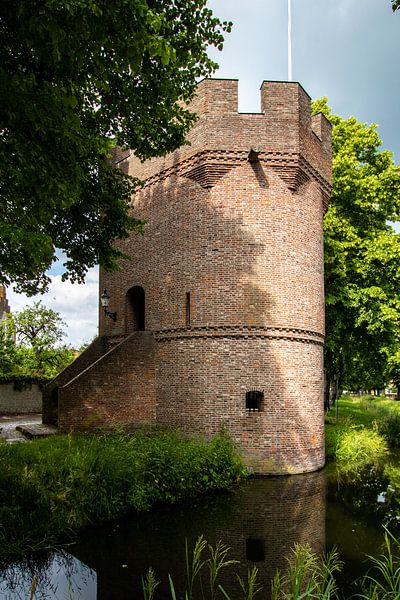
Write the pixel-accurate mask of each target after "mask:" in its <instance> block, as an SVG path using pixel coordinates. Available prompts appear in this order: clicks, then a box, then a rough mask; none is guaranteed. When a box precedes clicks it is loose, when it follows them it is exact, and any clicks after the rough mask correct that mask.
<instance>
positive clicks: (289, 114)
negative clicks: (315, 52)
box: [59, 80, 331, 473]
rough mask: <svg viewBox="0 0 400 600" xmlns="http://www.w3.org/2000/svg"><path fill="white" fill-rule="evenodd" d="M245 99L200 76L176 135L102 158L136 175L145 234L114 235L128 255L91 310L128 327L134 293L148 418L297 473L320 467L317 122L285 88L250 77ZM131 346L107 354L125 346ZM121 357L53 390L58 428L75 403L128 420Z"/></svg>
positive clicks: (108, 329) (323, 150)
mask: <svg viewBox="0 0 400 600" xmlns="http://www.w3.org/2000/svg"><path fill="white" fill-rule="evenodd" d="M261 106H262V113H261V114H240V113H238V112H237V82H236V81H231V80H204V81H203V82H201V83H200V84H199V92H198V96H197V98H196V99H195V101H194V102H193V109H194V110H196V112H197V113H198V114H199V120H198V121H197V123H196V124H195V126H194V127H193V129H192V131H191V132H190V134H189V141H190V142H191V145H188V146H184V147H182V148H180V149H179V150H177V151H176V152H174V153H172V154H170V155H168V156H166V157H163V158H157V159H153V160H150V161H146V162H145V163H143V164H142V163H140V161H138V160H137V159H136V158H135V157H134V156H132V155H131V153H121V152H119V153H118V156H117V157H116V158H117V160H118V164H119V166H120V167H121V168H123V169H124V170H125V171H128V172H129V173H130V174H132V175H134V176H136V177H139V178H141V179H142V180H144V186H143V188H142V189H141V190H140V191H139V192H138V193H137V194H136V195H135V197H134V198H133V204H132V211H133V214H134V216H135V217H137V218H140V219H144V220H145V221H146V228H145V234H144V236H132V237H130V238H129V239H128V240H125V241H123V242H120V247H121V249H122V251H123V252H125V253H126V254H128V255H129V256H131V257H132V260H130V261H125V262H124V263H123V269H122V271H121V272H118V273H112V274H109V273H105V272H103V271H102V272H101V276H100V288H101V290H102V289H104V288H107V290H108V292H109V294H110V296H111V302H110V310H112V311H117V314H118V319H117V321H116V323H114V322H113V321H112V320H111V319H109V318H108V317H107V316H105V315H104V314H103V313H102V312H100V334H101V336H103V337H104V338H106V337H107V336H113V335H115V336H117V335H119V336H124V335H128V334H129V333H130V332H131V331H132V329H134V328H135V323H136V324H137V323H138V322H139V320H138V319H137V318H135V312H138V311H139V312H140V306H139V305H138V304H136V305H135V302H133V301H132V298H133V296H132V295H131V293H130V292H129V291H130V290H131V289H132V288H133V287H134V286H138V287H140V288H143V290H144V293H145V322H146V325H145V328H146V331H148V332H151V334H152V336H153V341H154V371H152V370H151V369H146V368H145V367H143V378H147V379H146V382H147V383H146V385H147V386H148V388H149V389H154V407H155V410H154V413H153V414H154V422H158V423H161V424H165V425H168V426H176V427H179V428H181V429H182V430H183V431H185V432H187V433H197V434H204V435H206V436H209V435H212V434H214V433H216V432H218V431H221V430H226V431H227V432H229V434H230V435H231V436H232V437H233V438H234V440H235V441H236V442H237V444H238V446H239V447H240V449H241V450H242V452H243V454H244V455H245V456H246V457H247V459H248V461H249V464H250V465H252V466H253V468H254V469H255V470H256V471H257V472H263V473H298V472H304V471H312V470H315V469H318V468H319V467H321V466H322V465H323V464H324V438H323V340H324V291H323V239H322V218H323V213H324V209H325V208H326V205H327V200H328V197H329V193H330V184H331V139H330V126H329V123H328V122H327V121H326V119H325V118H324V117H323V116H321V115H317V116H315V117H312V118H311V115H310V100H309V97H308V95H307V94H306V93H305V92H304V90H303V88H302V87H301V86H300V85H299V84H297V83H278V82H264V83H263V85H262V88H261ZM188 304H190V311H189V307H188ZM189 312H190V316H189ZM136 317H137V315H136ZM134 343H136V340H135V338H132V339H131V340H130V341H128V340H125V341H122V342H121V344H120V346H118V345H117V346H116V348H120V350H119V352H120V354H121V356H122V355H124V354H126V355H127V356H128V354H129V352H130V347H131V346H132V344H134ZM136 355H137V353H136V354H135V356H136ZM152 356H153V354H152ZM129 360H130V359H129V358H127V359H126V360H124V361H123V364H122V362H118V361H116V360H115V359H114V358H113V355H112V353H111V354H110V358H109V359H107V360H103V362H102V364H103V365H104V366H103V367H99V369H100V370H99V369H98V371H97V375H96V378H95V379H96V381H95V382H94V380H93V378H91V379H90V378H89V379H90V381H89V382H88V383H86V375H85V373H83V374H82V375H81V376H80V377H79V378H78V379H77V380H76V385H75V384H74V385H75V387H74V385H72V386H71V385H70V386H68V385H67V386H66V387H64V388H63V389H62V391H61V398H62V399H63V400H62V407H61V406H60V410H59V420H60V423H62V424H63V427H64V428H68V427H81V425H82V422H81V419H84V423H89V422H90V411H89V412H88V411H87V410H86V409H85V410H83V409H82V406H83V405H84V404H86V405H90V407H92V408H91V409H90V410H93V411H94V412H96V415H97V416H96V424H97V425H98V424H101V420H102V419H103V420H104V423H103V424H107V423H108V422H109V421H108V420H109V419H111V416H112V415H113V419H114V420H115V421H116V422H126V423H128V424H132V423H133V422H134V421H135V419H136V418H137V420H138V421H140V419H141V418H142V417H141V416H140V414H141V410H143V411H145V412H146V407H145V406H144V405H143V406H142V408H140V407H139V405H140V402H147V401H149V402H150V403H152V402H153V400H147V399H145V398H144V397H143V396H142V398H141V400H140V401H139V402H137V401H133V400H132V402H133V404H132V407H133V406H134V407H135V409H134V411H133V409H132V412H131V413H130V414H128V415H127V414H122V413H121V412H120V411H123V402H121V401H120V400H121V398H122V395H123V386H121V384H120V379H121V377H122V378H124V377H126V378H129V377H131V371H132V369H133V366H132V367H131V366H130V362H129ZM151 360H153V358H152V359H151ZM133 370H134V369H133ZM152 373H154V378H153V379H152V377H153V375H152ZM102 377H103V379H102ZM132 377H140V371H139V370H136V371H135V375H132ZM112 381H115V382H117V384H116V385H115V386H114V391H113V392H112ZM135 385H136V384H135ZM80 386H81V387H80ZM68 388H69V389H68ZM130 389H131V391H130V392H129V391H128V393H136V392H134V391H133V388H130ZM72 390H73V393H72ZM82 390H83V391H82ZM106 390H107V391H106ZM250 390H257V391H260V392H263V394H264V399H263V402H262V404H261V410H260V412H249V411H248V410H246V400H245V398H246V392H248V391H250ZM111 392H112V393H111ZM110 393H111V395H110ZM87 399H90V402H89V400H87ZM100 405H101V407H102V409H101V410H97V409H96V407H99V406H100ZM152 405H153V404H152ZM107 407H108V408H107ZM82 410H83V413H82ZM114 410H115V411H116V413H117V414H115V413H114V412H113V411H114ZM129 410H130V409H128V412H129ZM102 411H103V412H102ZM125 412H126V410H125ZM150 412H151V411H150ZM118 413H119V414H120V416H118ZM149 414H150V413H149ZM99 415H100V416H99ZM101 415H103V417H102V416H101Z"/></svg>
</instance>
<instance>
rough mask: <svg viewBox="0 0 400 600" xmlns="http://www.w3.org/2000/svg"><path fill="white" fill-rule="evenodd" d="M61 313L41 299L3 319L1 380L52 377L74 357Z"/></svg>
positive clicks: (0, 327)
mask: <svg viewBox="0 0 400 600" xmlns="http://www.w3.org/2000/svg"><path fill="white" fill-rule="evenodd" d="M64 326H65V323H64V322H63V321H62V319H61V317H60V315H59V313H57V312H56V311H54V310H52V309H51V308H46V307H45V306H44V305H43V304H42V302H35V303H34V305H33V306H30V307H26V308H25V309H24V310H22V311H20V312H17V313H15V315H12V314H8V315H7V316H6V318H5V319H3V320H2V321H0V379H3V380H4V379H15V378H17V379H18V378H21V377H22V378H40V379H48V378H52V377H54V376H55V375H57V373H58V372H59V371H61V370H62V369H63V368H64V367H66V366H67V365H68V364H69V363H70V362H71V361H72V360H73V358H74V356H75V354H74V351H73V350H72V349H71V348H68V347H66V346H63V345H62V338H63V337H64V335H65V333H64V331H63V327H64Z"/></svg>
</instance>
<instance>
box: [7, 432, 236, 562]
mask: <svg viewBox="0 0 400 600" xmlns="http://www.w3.org/2000/svg"><path fill="white" fill-rule="evenodd" d="M244 474H245V470H244V467H243V465H242V462H241V460H240V458H239V457H238V455H237V453H236V451H235V448H234V446H233V444H232V442H231V441H230V440H229V439H228V438H227V437H226V436H219V437H216V438H214V439H213V440H212V441H211V442H204V441H200V440H185V439H183V438H182V437H180V436H178V435H177V434H175V433H169V432H157V433H151V434H145V433H137V434H135V435H127V434H109V435H101V436H96V435H90V436H84V435H68V436H56V437H52V438H48V439H44V440H37V441H35V442H32V443H29V444H18V445H2V446H1V447H0V523H1V525H0V553H2V554H3V556H4V555H5V554H7V553H9V554H15V553H18V552H24V551H26V550H27V549H29V548H37V547H40V546H47V545H48V544H54V541H55V540H56V539H59V538H60V536H61V535H62V534H65V533H66V532H68V531H70V530H76V529H78V528H80V527H83V526H85V525H88V524H90V523H96V522H100V521H104V520H107V519H111V518H115V517H118V516H121V515H123V514H125V513H127V512H128V511H131V510H134V511H143V510H148V509H150V508H151V507H153V506H154V505H155V504H157V503H169V504H171V503H174V502H178V501H182V500H186V499H188V498H191V497H193V496H196V495H199V494H203V493H206V492H209V491H213V490H224V489H228V488H229V487H231V486H232V484H233V483H235V482H236V481H238V480H239V479H240V478H241V477H243V476H244Z"/></svg>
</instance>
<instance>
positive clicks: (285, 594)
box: [272, 544, 342, 600]
mask: <svg viewBox="0 0 400 600" xmlns="http://www.w3.org/2000/svg"><path fill="white" fill-rule="evenodd" d="M287 561H288V569H287V572H286V573H283V574H282V573H280V572H279V571H278V572H277V573H276V574H275V577H274V580H273V583H272V600H299V599H300V598H301V599H304V600H305V599H308V598H310V599H314V598H317V599H318V600H329V599H330V598H332V597H334V596H336V592H337V588H336V583H335V577H334V574H335V572H338V571H340V570H341V568H342V562H341V561H340V560H339V556H338V553H337V551H336V550H335V549H334V550H332V551H331V552H330V553H329V554H327V555H326V556H323V557H319V556H318V555H317V554H316V553H315V552H314V551H313V550H312V549H311V548H310V546H308V545H302V544H295V546H294V548H293V549H292V553H291V555H290V556H289V557H288V558H287Z"/></svg>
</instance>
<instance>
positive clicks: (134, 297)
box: [125, 285, 146, 333]
mask: <svg viewBox="0 0 400 600" xmlns="http://www.w3.org/2000/svg"><path fill="white" fill-rule="evenodd" d="M125 314H126V331H127V333H131V332H132V331H144V330H145V329H146V302H145V291H144V289H143V288H142V287H141V286H140V285H134V286H133V287H131V288H130V289H129V290H128V291H127V292H126V313H125Z"/></svg>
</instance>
